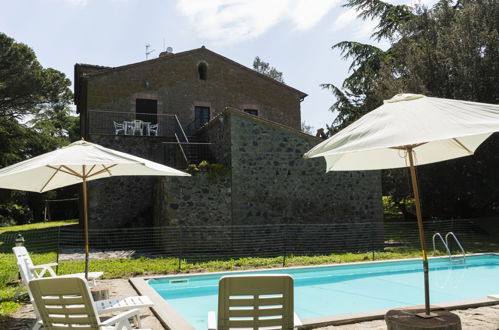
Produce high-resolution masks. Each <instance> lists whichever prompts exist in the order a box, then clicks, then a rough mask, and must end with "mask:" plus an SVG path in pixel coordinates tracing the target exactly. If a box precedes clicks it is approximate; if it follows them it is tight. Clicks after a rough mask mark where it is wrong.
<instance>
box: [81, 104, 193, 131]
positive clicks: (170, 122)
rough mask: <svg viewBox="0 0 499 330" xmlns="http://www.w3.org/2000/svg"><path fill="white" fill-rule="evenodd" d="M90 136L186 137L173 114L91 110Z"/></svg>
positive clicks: (89, 113)
mask: <svg viewBox="0 0 499 330" xmlns="http://www.w3.org/2000/svg"><path fill="white" fill-rule="evenodd" d="M88 132H89V134H103V135H138V136H140V135H141V136H168V137H174V136H175V135H177V136H182V137H183V136H185V133H184V132H183V129H182V127H181V126H180V122H179V120H178V118H177V116H176V115H173V114H151V113H137V112H124V111H123V112H119V111H104V110H90V111H89V112H88Z"/></svg>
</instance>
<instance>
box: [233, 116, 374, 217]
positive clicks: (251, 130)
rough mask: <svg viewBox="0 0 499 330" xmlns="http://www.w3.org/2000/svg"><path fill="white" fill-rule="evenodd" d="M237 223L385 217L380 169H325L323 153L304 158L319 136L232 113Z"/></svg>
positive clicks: (234, 207) (234, 209)
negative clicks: (349, 170)
mask: <svg viewBox="0 0 499 330" xmlns="http://www.w3.org/2000/svg"><path fill="white" fill-rule="evenodd" d="M230 125H231V141H232V152H231V154H232V180H233V182H232V186H233V192H232V199H233V217H234V222H235V224H240V225H243V224H268V223H272V224H274V223H293V224H296V223H303V224H306V223H341V222H371V221H374V222H378V223H380V224H381V223H382V221H383V213H382V204H381V173H380V171H367V172H329V173H325V161H324V159H323V158H318V159H303V154H304V153H305V152H306V151H308V150H309V149H310V148H312V147H313V146H314V145H316V144H317V143H318V142H320V140H318V139H316V138H315V137H311V136H306V135H305V134H301V133H300V132H298V131H294V130H289V129H287V128H283V127H281V126H279V125H274V124H272V123H268V122H263V121H258V120H248V119H247V118H245V116H244V115H233V116H231V120H230Z"/></svg>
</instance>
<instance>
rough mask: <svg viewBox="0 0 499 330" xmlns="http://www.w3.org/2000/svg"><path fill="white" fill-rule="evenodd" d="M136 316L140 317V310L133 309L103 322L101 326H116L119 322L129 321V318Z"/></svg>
mask: <svg viewBox="0 0 499 330" xmlns="http://www.w3.org/2000/svg"><path fill="white" fill-rule="evenodd" d="M136 315H139V310H138V309H132V310H129V311H127V312H124V313H121V314H118V315H116V316H113V317H111V318H110V319H107V320H105V321H103V322H101V325H104V326H106V325H113V324H116V323H118V322H119V321H122V320H128V319H129V318H132V317H134V316H136Z"/></svg>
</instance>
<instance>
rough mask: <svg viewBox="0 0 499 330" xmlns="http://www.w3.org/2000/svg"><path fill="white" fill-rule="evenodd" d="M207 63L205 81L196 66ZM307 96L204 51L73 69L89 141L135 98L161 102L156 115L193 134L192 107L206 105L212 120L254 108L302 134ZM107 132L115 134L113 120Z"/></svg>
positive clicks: (132, 106) (131, 109) (77, 100)
mask: <svg viewBox="0 0 499 330" xmlns="http://www.w3.org/2000/svg"><path fill="white" fill-rule="evenodd" d="M200 63H205V64H206V68H207V77H206V80H202V79H200V78H199V74H198V65H199V64H200ZM305 96H306V94H305V93H303V92H300V91H298V90H296V89H294V88H291V87H289V86H287V85H284V84H281V83H279V82H277V81H275V80H274V79H271V78H268V77H266V76H264V75H262V74H259V73H257V72H256V71H254V70H252V69H249V68H246V67H244V66H242V65H240V64H238V63H236V62H234V61H231V60H229V59H227V58H225V57H223V56H221V55H218V54H216V53H214V52H212V51H209V50H208V49H206V48H204V47H202V48H199V49H194V50H191V51H186V52H182V53H177V54H169V55H166V56H163V57H159V58H157V59H153V60H149V61H145V62H140V63H135V64H130V65H125V66H122V67H117V68H106V67H94V68H92V66H88V65H79V64H77V65H76V66H75V103H76V104H77V111H78V112H79V113H81V116H82V117H83V118H86V120H85V121H86V122H87V123H88V126H89V127H88V128H87V131H86V132H85V136H86V137H88V135H89V134H90V133H92V128H93V126H96V125H99V124H100V121H101V119H102V113H96V112H95V111H106V112H129V113H130V114H134V113H135V105H136V99H137V98H144V99H153V100H157V102H158V114H160V115H161V114H175V115H177V116H178V119H179V121H180V123H181V125H182V126H183V127H184V128H186V127H187V128H188V129H189V127H188V126H189V125H191V123H192V122H193V121H194V107H195V106H207V107H209V108H210V117H211V118H213V117H215V116H216V115H217V114H219V113H221V112H222V111H223V110H224V109H225V107H227V106H232V107H236V108H239V109H255V110H257V111H258V116H259V117H261V118H266V119H269V120H271V121H274V122H278V123H282V124H283V125H286V126H289V127H293V128H296V129H300V125H301V116H300V102H301V100H302V99H303V98H304V97H305ZM108 128H109V133H110V134H111V133H112V132H113V127H112V121H109V125H108Z"/></svg>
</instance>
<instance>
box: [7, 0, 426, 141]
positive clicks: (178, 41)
mask: <svg viewBox="0 0 499 330" xmlns="http://www.w3.org/2000/svg"><path fill="white" fill-rule="evenodd" d="M411 1H412V0H411ZM420 1H425V2H424V3H423V4H429V2H428V1H432V0H420ZM388 2H391V3H397V4H399V3H406V4H411V2H410V1H408V0H405V1H404V0H397V1H388ZM342 4H344V0H12V1H7V0H3V1H0V32H3V33H5V34H7V35H8V36H9V37H11V38H14V39H15V40H16V41H17V42H22V43H25V44H27V45H28V46H30V47H31V48H32V49H33V50H34V51H35V53H36V55H37V57H38V60H39V61H40V63H41V64H42V65H43V66H44V67H52V68H54V69H57V70H59V71H62V72H64V73H65V74H66V76H67V77H68V78H70V79H71V81H73V70H74V64H75V63H87V64H96V65H104V66H120V65H126V64H130V63H135V62H140V61H143V60H145V59H146V54H145V53H146V44H149V45H150V48H149V50H150V51H152V52H151V54H150V55H149V59H151V58H154V57H157V56H158V55H159V52H161V51H163V50H165V49H166V47H172V48H173V52H174V53H176V52H182V51H186V50H191V49H195V48H199V47H201V46H203V45H204V46H205V47H206V48H208V49H210V50H212V51H214V52H216V53H219V54H220V55H223V56H225V57H228V58H230V59H232V60H234V61H236V62H238V63H240V64H242V65H245V66H247V67H250V68H252V65H253V60H254V58H255V57H256V56H259V57H260V58H261V59H262V60H264V61H266V62H269V63H270V64H271V66H273V67H275V68H276V69H277V70H279V71H281V72H283V78H284V81H285V83H286V84H288V85H289V86H291V87H293V88H296V89H298V90H300V91H303V92H305V93H307V94H308V96H307V97H306V98H305V99H304V101H303V102H302V104H301V114H302V121H304V122H305V123H306V124H308V125H310V126H312V127H313V131H314V132H315V130H316V129H318V128H320V127H324V128H325V127H326V124H328V125H330V124H331V123H332V122H333V120H334V117H335V116H334V114H333V113H332V112H331V111H330V110H329V107H330V106H331V105H332V104H333V103H334V101H335V99H334V97H333V96H332V95H331V93H330V92H329V91H328V90H325V89H322V88H321V87H320V84H324V83H333V84H335V85H337V86H340V85H341V83H342V82H343V80H344V79H345V78H346V77H347V76H348V68H349V65H350V63H349V62H348V61H345V60H343V59H342V58H341V54H340V52H339V51H338V50H332V49H331V46H332V45H334V44H335V43H337V42H340V41H343V40H352V41H358V42H363V43H371V44H377V43H375V42H374V41H373V40H371V39H370V35H371V33H372V32H373V29H374V28H375V26H376V24H377V22H374V21H362V20H361V19H358V18H356V16H357V13H356V12H355V11H354V10H352V9H347V8H344V7H342ZM377 45H378V46H379V47H381V48H386V47H387V46H388V44H387V43H386V42H382V43H381V44H377Z"/></svg>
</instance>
